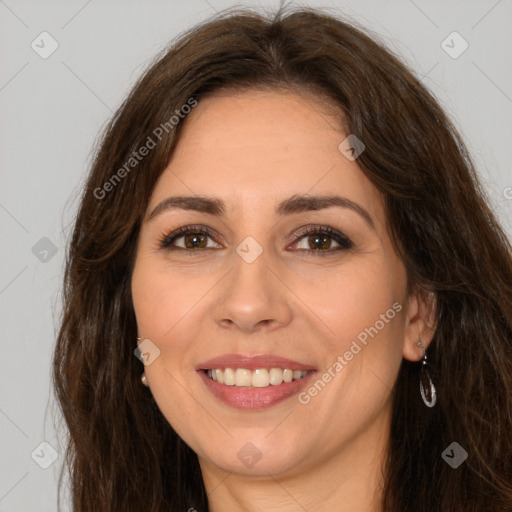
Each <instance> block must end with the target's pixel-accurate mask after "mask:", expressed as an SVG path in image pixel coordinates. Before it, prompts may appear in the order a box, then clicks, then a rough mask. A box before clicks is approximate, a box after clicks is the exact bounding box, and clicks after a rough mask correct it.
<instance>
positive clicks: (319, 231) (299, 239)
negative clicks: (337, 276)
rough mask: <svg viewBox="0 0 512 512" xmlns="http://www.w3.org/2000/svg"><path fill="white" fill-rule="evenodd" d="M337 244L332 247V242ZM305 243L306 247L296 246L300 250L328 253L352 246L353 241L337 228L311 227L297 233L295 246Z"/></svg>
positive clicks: (318, 253)
mask: <svg viewBox="0 0 512 512" xmlns="http://www.w3.org/2000/svg"><path fill="white" fill-rule="evenodd" d="M333 241H334V243H335V244H337V246H335V247H334V248H332V243H333ZM302 243H304V245H305V247H296V248H298V249H299V250H302V251H305V252H308V253H313V254H315V255H322V256H323V255H326V254H330V253H333V252H338V251H341V250H346V249H350V248H352V246H353V244H352V242H351V241H350V240H349V239H348V238H347V237H346V236H345V235H343V234H342V233H340V232H339V231H336V230H335V229H333V228H331V227H329V226H326V227H321V228H319V227H315V228H309V229H308V230H306V231H303V232H301V233H297V234H296V241H295V242H294V245H295V246H298V245H299V244H302Z"/></svg>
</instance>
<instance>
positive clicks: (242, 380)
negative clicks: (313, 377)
mask: <svg viewBox="0 0 512 512" xmlns="http://www.w3.org/2000/svg"><path fill="white" fill-rule="evenodd" d="M307 373H308V372H307V371H306V370H302V371H301V370H295V371H292V370H290V369H288V368H285V369H283V370H282V369H281V368H270V369H268V370H267V369H266V368H258V369H257V370H247V369H245V368H237V369H236V370H235V369H234V368H226V369H225V370H222V369H220V368H214V369H211V370H208V371H207V372H206V374H207V375H208V377H210V379H213V380H216V381H217V382H220V383H221V384H226V385H228V386H237V387H241V386H252V387H255V388H264V387H267V386H269V385H272V386H277V385H278V384H281V383H283V382H291V381H292V380H298V379H302V377H304V376H305V375H306V374H307Z"/></svg>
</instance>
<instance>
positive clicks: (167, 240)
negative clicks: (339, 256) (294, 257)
mask: <svg viewBox="0 0 512 512" xmlns="http://www.w3.org/2000/svg"><path fill="white" fill-rule="evenodd" d="M187 234H200V235H205V236H208V237H210V238H211V239H212V240H215V233H214V232H213V231H212V230H210V229H209V228H206V227H204V226H184V227H182V228H179V229H177V230H176V231H174V232H172V233H170V234H169V235H166V236H165V237H164V238H163V239H162V240H160V247H161V248H162V249H167V250H169V251H176V250H180V251H187V252H188V253H189V254H190V255H192V254H194V253H195V254H197V252H200V251H205V250H208V249H211V248H206V249H204V248H203V249H184V248H182V247H172V248H171V247H170V245H171V244H172V243H173V242H175V241H176V240H178V239H179V238H182V237H183V236H185V235H187ZM294 235H295V239H294V241H293V242H292V243H296V242H297V241H299V240H300V239H302V238H304V237H305V236H307V235H328V237H329V238H332V239H333V240H334V241H335V242H337V243H338V244H339V245H340V246H339V247H336V248H335V249H327V250H322V249H299V251H300V252H306V253H309V254H312V255H314V256H328V255H329V254H332V253H334V252H338V251H343V250H347V249H351V248H352V247H353V243H352V241H351V240H350V239H349V238H347V237H346V236H345V235H343V234H342V233H340V232H339V231H336V230H335V229H333V228H331V227H330V226H316V227H312V228H311V227H310V228H307V229H304V230H301V231H300V232H297V233H294Z"/></svg>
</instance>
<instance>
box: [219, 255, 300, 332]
mask: <svg viewBox="0 0 512 512" xmlns="http://www.w3.org/2000/svg"><path fill="white" fill-rule="evenodd" d="M268 263H270V262H268V261H267V258H266V257H265V251H263V253H262V254H261V255H260V256H259V257H258V258H257V259H256V260H255V261H253V262H252V263H248V262H246V261H244V259H243V258H241V257H239V256H238V255H236V256H235V258H234V265H233V267H232V268H231V270H230V271H229V272H228V275H227V276H226V278H225V279H224V280H223V283H224V284H223V285H222V287H221V288H220V290H221V291H220V296H219V298H218V300H217V301H216V303H215V307H214V311H213V317H214V320H215V322H216V323H217V324H218V325H220V326H221V327H223V328H227V329H238V330H240V331H241V332H243V333H245V334H249V333H252V332H255V331H259V330H273V329H276V328H278V327H283V326H285V325H287V324H288V323H289V322H290V321H291V318H292V303H293V301H292V298H291V295H292V292H291V291H290V289H289V288H287V286H286V285H285V284H283V281H285V279H283V278H284V276H281V277H278V276H279V271H278V269H277V267H276V265H272V264H270V265H268Z"/></svg>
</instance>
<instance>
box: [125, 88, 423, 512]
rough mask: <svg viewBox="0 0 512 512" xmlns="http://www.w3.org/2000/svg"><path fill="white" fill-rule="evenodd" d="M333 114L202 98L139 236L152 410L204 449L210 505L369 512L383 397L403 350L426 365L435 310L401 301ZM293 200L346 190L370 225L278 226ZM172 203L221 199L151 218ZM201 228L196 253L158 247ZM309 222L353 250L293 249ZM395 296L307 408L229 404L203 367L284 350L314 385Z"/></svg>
mask: <svg viewBox="0 0 512 512" xmlns="http://www.w3.org/2000/svg"><path fill="white" fill-rule="evenodd" d="M333 113H335V109H334V108H333V107H332V106H330V105H328V104H326V102H325V101H324V100H322V99H321V98H319V97H316V96H312V95H310V94H306V93H301V94H297V93H292V92H283V91H280V92H278V91H261V90H260V91H258V90H250V91H246V92H243V93H238V94H232V93H222V94H216V95H215V96H212V97H209V98H207V99H204V100H201V101H200V102H199V104H198V105H197V107H195V108H194V110H193V111H192V112H191V113H190V114H189V116H188V117H187V119H186V122H185V123H184V125H183V126H182V128H183V131H182V134H181V136H180V140H179V143H178V145H177V148H176V150H175V152H174V154H173V157H172V159H171V161H170V163H169V165H168V167H167V169H166V170H165V171H164V172H163V174H162V175H161V177H160V179H159V181H158V182H157V184H156V186H155V189H154V192H153V195H152V197H151V200H150V203H149V205H148V209H147V215H146V218H145V220H144V222H143V225H142V228H141V232H140V237H139V241H138V247H137V255H136V262H135V267H134V272H133V278H132V294H133V304H134V308H135V313H136V318H137V325H138V336H140V337H141V338H142V339H145V338H148V339H150V340H151V341H152V342H153V343H154V344H155V345H156V346H158V348H159V349H160V356H159V357H158V358H156V359H155V360H154V362H153V363H152V364H149V365H148V366H146V367H145V372H146V376H147V379H148V382H149V386H150V389H151V392H152V394H153V396H154V398H155V400H156V402H157V404H158V406H159V408H160V410H161V411H162V413H163V415H164V416H165V418H166V419H167V421H168V422H169V423H170V424H171V425H172V427H173V428H174V429H175V430H176V432H177V433H178V434H179V435H180V436H181V438H182V439H183V440H184V441H185V442H186V443H187V444H188V445H189V446H191V447H192V449H193V450H194V451H195V452H196V453H197V454H198V457H199V461H200V465H201V470H202V474H203V479H204V482H205V485H206V489H207V492H208V496H209V503H210V510H211V511H214V512H217V511H220V510H223V511H235V510H246V511H253V510H254V511H256V510H268V511H272V510H279V511H297V510H304V509H305V510H308V511H310V512H313V511H324V510H325V511H327V510H329V511H330V510H338V511H342V512H348V511H354V510H357V511H377V510H379V506H378V500H379V497H380V488H381V485H382V477H381V467H382V463H383V458H384V454H385V450H386V447H387V442H388V439H389V425H390V413H391V401H390V394H391V388H392V386H393V383H394V382H395V381H396V378H397V375H398V370H399V366H400V363H401V360H402V358H403V357H405V358H407V359H409V360H413V361H418V360H420V359H421V357H422V356H423V350H422V349H421V348H420V347H418V346H417V342H418V339H419V338H420V337H421V340H422V342H423V345H424V347H425V348H426V347H427V346H428V343H429V342H430V340H431V337H432V333H433V328H432V318H433V312H432V307H431V305H430V304H427V303H426V302H425V300H423V299H422V298H421V297H420V296H419V295H418V294H412V295H409V296H407V294H406V285H407V279H406V272H405V269H404V266H403V264H402V262H401V260H400V259H399V257H398V256H397V254H396V252H395V250H394V249H393V247H392V244H391V240H390V237H389V234H388V231H387V229H386V215H385V211H384V206H383V198H382V197H381V195H380V193H379V192H378V191H377V189H376V188H375V187H374V186H373V185H372V184H371V182H370V181H369V180H368V179H367V178H366V177H365V175H364V174H363V172H362V171H361V169H360V168H359V167H358V165H357V160H356V161H350V160H348V159H347V158H346V157H345V156H344V155H343V154H342V153H341V152H340V150H339V149H338V145H339V144H340V142H341V141H343V140H344V139H345V137H346V136H347V134H346V133H344V131H343V126H342V125H341V123H340V119H341V118H340V116H338V117H337V118H336V117H334V116H333ZM294 194H309V195H331V194H337V195H340V196H343V197H346V198H348V199H350V200H351V201H353V202H354V203H357V204H358V205H359V206H361V207H362V208H364V209H365V210H366V211H367V212H368V213H369V215H370V217H371V219H372V221H373V223H374V228H372V227H371V226H370V225H369V224H368V223H367V222H366V221H365V220H364V218H363V217H362V216H360V215H359V214H358V213H356V212H354V211H352V210H350V209H347V208H340V207H330V208H327V209H322V210H318V211H307V212H300V213H294V214H291V215H286V216H283V217H281V218H280V217H278V216H276V214H275V208H276V206H277V204H278V203H279V202H281V201H282V200H284V199H287V198H289V197H290V196H292V195H294ZM177 195H186V196H194V195H201V196H203V195H204V196H208V197H215V198H219V199H222V200H223V201H224V202H225V204H226V213H225V215H224V216H222V217H217V216H214V215H211V214H207V213H203V212H197V211H192V210H182V209H171V210H166V211H163V212H161V213H160V214H158V215H156V216H155V217H153V218H152V219H150V213H151V212H152V211H153V209H154V208H155V207H156V206H157V205H158V204H159V203H160V202H161V201H163V200H164V199H166V198H168V197H170V196H177ZM198 224H199V225H201V226H205V227H209V228H211V229H212V230H213V231H214V233H216V234H217V236H216V237H215V239H212V238H206V239H205V240H204V243H203V245H200V247H206V246H207V247H208V248H207V249H201V248H199V249H197V248H196V249H194V250H195V251H196V252H195V253H193V254H190V253H189V252H188V251H186V250H180V247H181V248H183V247H184V244H185V241H186V240H185V239H184V238H183V236H182V237H181V238H179V239H177V240H176V241H175V242H174V246H175V247H176V250H174V251H172V250H169V248H167V249H164V248H162V247H161V244H160V242H161V240H162V239H163V238H165V236H167V235H169V234H170V233H172V232H173V231H174V230H176V229H178V228H180V227H183V226H187V225H198ZM320 226H330V227H332V228H334V229H335V230H337V231H340V232H341V233H343V234H344V235H345V236H347V237H348V238H349V239H350V240H351V241H352V243H353V247H352V248H350V249H344V250H341V251H335V250H334V249H336V248H337V247H339V246H338V243H337V242H336V241H335V240H334V239H333V238H328V239H327V244H326V245H324V246H323V247H324V248H321V249H316V251H317V253H316V254H312V253H307V252H306V250H307V249H310V250H314V248H315V247H316V246H315V244H314V240H313V242H312V241H311V239H312V238H314V236H313V237H311V236H308V235H306V236H302V238H299V239H297V240H295V241H294V236H293V235H294V233H296V232H297V231H298V230H299V228H302V227H320ZM247 236H251V237H253V238H254V239H255V240H256V241H257V243H258V244H259V245H260V246H261V249H262V251H263V252H262V253H261V255H260V256H259V257H258V258H257V259H256V260H255V261H254V262H252V263H247V262H246V261H245V260H244V259H242V258H241V257H240V256H239V255H238V253H237V252H236V248H237V247H238V246H239V244H240V243H241V242H242V241H243V240H244V239H245V238H246V237H247ZM190 238H192V239H193V238H194V237H193V235H192V236H189V237H188V239H189V244H190ZM329 241H330V246H329ZM320 245H321V244H320ZM325 247H327V248H325ZM319 251H324V252H325V253H326V254H325V255H324V256H323V257H322V256H321V255H320V256H319V255H318V252H319ZM394 303H399V304H401V305H402V306H403V307H402V310H401V311H400V312H399V313H397V314H396V316H395V317H394V318H393V319H392V320H389V321H388V322H387V323H385V325H384V327H383V328H382V329H380V330H379V332H378V334H377V335H376V336H374V337H373V338H369V339H368V343H367V345H366V346H364V348H363V349H362V350H361V351H360V352H358V353H357V354H356V355H355V356H354V357H353V359H352V360H351V361H349V362H348V364H347V365H346V366H344V368H343V370H342V371H340V372H339V373H337V374H336V376H335V377H334V378H333V379H332V380H331V381H330V382H329V383H328V384H327V385H326V386H325V387H324V388H323V389H322V390H321V391H320V392H319V393H318V394H317V395H316V396H314V397H312V398H311V400H310V401H309V403H307V404H306V405H303V404H301V403H300V402H299V401H298V399H297V396H294V397H291V398H289V399H287V400H285V401H284V402H281V403H280V404H278V405H275V406H273V407H270V408H267V409H265V410H260V411H246V410H239V409H234V408H231V407H229V406H228V405H226V404H224V403H223V402H220V401H219V400H217V399H216V398H215V397H213V395H212V394H211V393H210V391H209V390H208V389H207V388H206V386H205V385H204V383H203V382H202V380H201V379H200V378H199V377H198V375H197V373H196V370H195V368H196V366H197V364H199V363H200V362H202V361H206V360H207V359H210V358H212V357H215V356H218V355H221V354H225V353H242V354H250V355H255V354H274V355H279V356H283V357H288V358H290V359H294V360H297V361H300V362H304V363H308V364H309V365H310V366H311V367H313V368H316V369H317V370H318V374H319V375H320V376H321V374H322V373H323V372H325V371H326V370H327V369H328V368H329V367H332V365H333V364H334V363H335V362H336V360H337V357H338V356H339V355H343V354H344V353H345V352H346V351H347V350H349V348H350V346H351V343H352V342H353V340H355V339H357V336H358V334H359V333H361V332H362V331H364V329H365V328H368V327H370V326H374V325H375V323H376V321H377V320H379V318H381V316H380V315H382V314H385V313H386V311H387V310H388V309H390V308H391V307H392V305H393V304H394ZM315 380H316V379H315ZM418 392H419V391H418ZM248 442H251V443H252V444H254V445H255V446H256V447H257V449H258V450H259V451H260V453H261V459H260V460H259V461H258V462H257V463H256V464H255V465H253V466H252V467H246V466H245V465H244V464H243V463H242V462H241V461H240V460H239V458H238V457H237V452H238V451H239V450H240V449H241V448H242V447H243V446H244V445H245V444H246V443H248ZM193 506H194V504H193V503H191V507H193ZM302 507H303V508H302Z"/></svg>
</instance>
